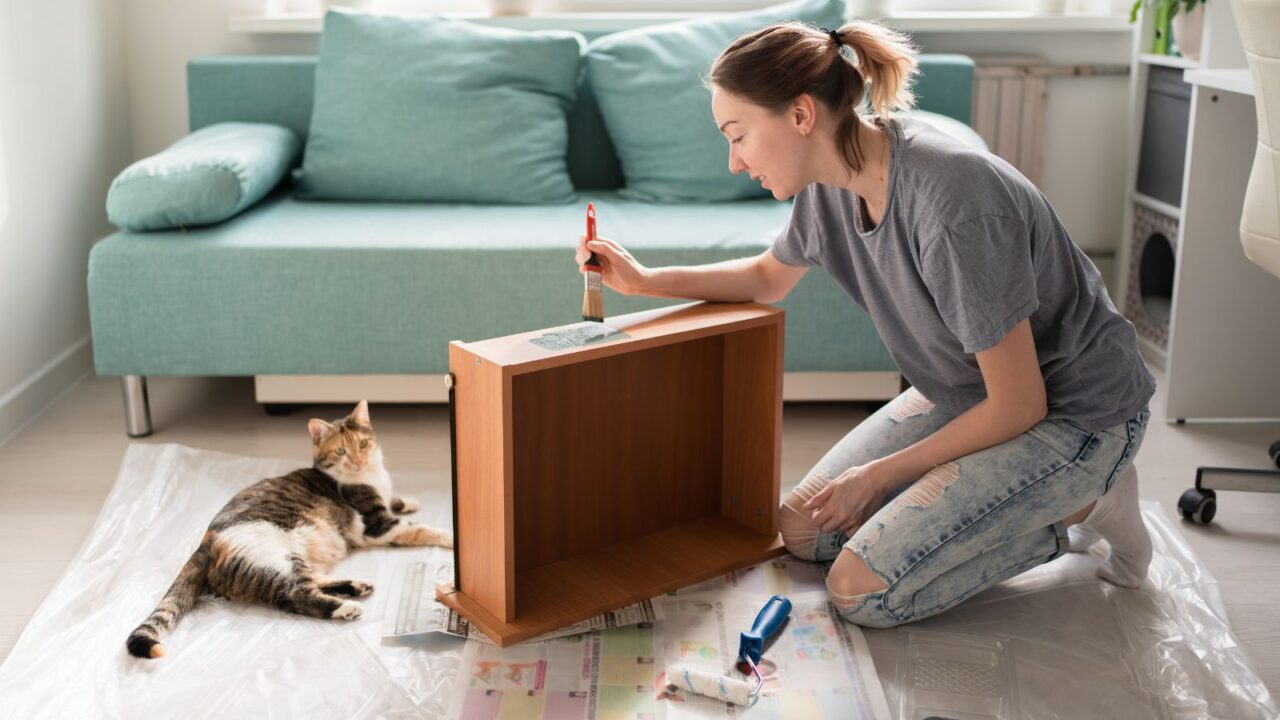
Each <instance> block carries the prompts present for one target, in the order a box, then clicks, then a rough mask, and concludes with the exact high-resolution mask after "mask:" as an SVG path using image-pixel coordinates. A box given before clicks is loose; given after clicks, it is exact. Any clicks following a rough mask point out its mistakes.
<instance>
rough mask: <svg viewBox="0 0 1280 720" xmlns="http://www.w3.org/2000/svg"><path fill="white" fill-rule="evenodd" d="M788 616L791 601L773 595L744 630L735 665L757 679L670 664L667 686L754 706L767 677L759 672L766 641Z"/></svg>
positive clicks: (740, 704)
mask: <svg viewBox="0 0 1280 720" xmlns="http://www.w3.org/2000/svg"><path fill="white" fill-rule="evenodd" d="M789 615H791V601H790V600H788V599H786V598H784V597H782V596H781V595H774V596H773V597H771V598H769V602H767V603H765V605H764V607H763V608H761V609H760V613H759V614H757V615H756V621H755V622H754V623H753V624H752V625H751V630H749V631H747V632H744V633H742V636H741V638H740V639H739V642H738V662H737V664H736V665H735V668H736V669H737V670H738V672H741V673H743V674H745V675H750V676H754V680H744V679H742V678H740V677H726V676H724V675H713V674H711V673H707V672H700V671H698V670H695V669H693V668H690V667H688V666H685V665H670V666H668V667H667V675H666V677H667V686H668V687H669V688H674V689H677V690H686V691H688V692H695V693H698V694H699V695H706V696H707V697H713V698H716V699H717V700H720V701H722V702H727V703H733V704H734V705H737V706H740V707H745V706H747V705H751V704H752V703H754V702H755V701H756V698H757V697H759V696H760V688H762V687H763V686H764V676H763V675H761V674H760V667H759V666H760V656H761V655H763V654H764V643H765V641H766V640H768V639H769V638H770V637H772V636H773V635H774V633H776V632H778V630H779V629H780V628H781V627H782V626H783V625H784V624H786V622H787V617H788V616H789Z"/></svg>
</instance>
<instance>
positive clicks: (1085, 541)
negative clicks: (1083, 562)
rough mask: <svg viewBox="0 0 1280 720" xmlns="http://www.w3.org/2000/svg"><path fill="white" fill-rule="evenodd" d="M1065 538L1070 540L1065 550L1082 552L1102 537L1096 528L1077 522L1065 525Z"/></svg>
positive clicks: (1086, 550)
mask: <svg viewBox="0 0 1280 720" xmlns="http://www.w3.org/2000/svg"><path fill="white" fill-rule="evenodd" d="M1067 539H1068V540H1069V541H1070V542H1069V543H1068V545H1067V552H1073V553H1083V552H1089V548H1091V547H1093V546H1094V544H1095V543H1097V542H1098V541H1099V540H1101V539H1102V536H1101V535H1099V534H1098V531H1097V530H1094V529H1093V528H1091V527H1089V526H1088V525H1085V524H1084V523H1083V522H1078V523H1076V524H1075V525H1070V526H1068V527H1067Z"/></svg>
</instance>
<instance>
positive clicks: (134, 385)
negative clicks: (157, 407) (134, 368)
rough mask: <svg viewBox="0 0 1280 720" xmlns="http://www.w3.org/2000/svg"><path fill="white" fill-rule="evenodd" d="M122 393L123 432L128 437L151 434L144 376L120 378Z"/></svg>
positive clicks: (149, 410) (149, 408)
mask: <svg viewBox="0 0 1280 720" xmlns="http://www.w3.org/2000/svg"><path fill="white" fill-rule="evenodd" d="M120 389H121V390H122V391H124V431H125V432H126V433H128V434H129V437H146V436H147V435H150V434H151V405H150V403H149V401H148V400H147V378H146V376H145V375H125V376H123V377H121V378H120Z"/></svg>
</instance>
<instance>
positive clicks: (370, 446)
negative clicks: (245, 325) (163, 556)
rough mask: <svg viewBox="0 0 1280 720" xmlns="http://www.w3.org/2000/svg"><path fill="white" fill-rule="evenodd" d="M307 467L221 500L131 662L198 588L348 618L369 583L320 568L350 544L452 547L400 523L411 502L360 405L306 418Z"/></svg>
mask: <svg viewBox="0 0 1280 720" xmlns="http://www.w3.org/2000/svg"><path fill="white" fill-rule="evenodd" d="M308 428H309V429H310V430H311V440H312V443H313V448H312V456H313V458H314V464H313V465H312V467H310V468H304V469H301V470H294V471H293V472H291V473H289V474H288V475H285V476H283V477H274V478H268V479H266V480H262V481H260V482H258V483H256V484H254V485H251V486H249V487H247V488H245V489H244V490H241V491H240V492H239V493H237V494H236V496H235V497H233V498H231V500H230V501H229V502H228V503H227V504H226V505H225V506H223V508H222V510H221V511H219V512H218V514H217V516H215V517H214V518H213V522H212V523H210V524H209V529H208V530H206V531H205V534H204V538H203V539H202V540H201V541H200V546H199V547H198V548H196V551H195V553H194V554H193V555H192V556H191V559H190V560H188V561H187V563H186V565H184V566H183V568H182V571H181V572H180V573H179V574H178V579H177V580H175V581H174V582H173V585H172V586H171V587H170V588H169V592H167V593H165V596H164V599H162V600H161V601H160V605H159V606H158V607H157V608H156V609H155V612H153V613H151V615H150V616H149V617H148V618H147V619H146V621H145V622H143V623H142V624H141V625H139V626H138V628H137V629H136V630H134V631H133V633H132V634H130V635H129V640H128V641H127V642H126V646H127V647H128V649H129V653H130V654H131V655H134V656H135V657H140V658H158V657H161V656H163V655H164V646H163V645H161V644H160V639H161V636H162V635H163V634H167V633H168V632H170V631H172V630H173V628H174V626H175V625H176V624H177V622H178V620H179V619H180V618H181V617H182V616H183V615H185V614H186V613H187V612H188V611H189V610H191V608H192V606H194V605H195V603H196V600H197V599H198V598H199V597H200V595H201V594H202V593H204V592H206V591H208V592H212V593H216V594H218V595H221V596H223V597H227V598H231V599H234V600H242V601H246V602H260V603H266V604H268V605H271V606H272V607H276V608H279V609H281V610H285V611H287V612H293V613H298V614H299V615H310V616H312V617H318V618H336V619H340V620H357V619H359V618H360V612H361V606H360V604H359V603H357V602H355V601H353V600H351V599H350V598H362V597H365V596H367V595H369V593H371V592H373V586H372V585H370V584H369V583H366V582H360V581H357V580H334V579H331V578H327V577H325V573H327V572H328V571H329V570H331V569H332V568H333V566H334V565H336V564H337V563H338V562H339V561H341V560H342V559H343V558H345V557H346V556H347V552H348V551H349V550H350V549H351V548H357V547H367V546H376V545H398V546H404V545H439V546H441V547H453V538H452V537H451V535H450V534H449V533H447V532H442V531H439V530H432V529H431V528H429V527H426V526H425V525H419V524H416V523H413V522H408V521H404V522H402V521H401V520H400V519H399V518H397V517H395V516H393V515H392V513H399V514H404V513H412V512H416V511H417V509H418V503H417V501H415V500H412V499H401V498H398V497H395V496H394V495H392V494H391V477H390V476H389V475H388V474H387V470H386V468H385V467H384V466H383V464H382V448H381V447H379V445H378V443H377V440H376V439H375V437H374V434H373V427H372V426H371V425H370V424H369V405H368V403H367V402H365V401H363V400H362V401H360V404H359V405H357V406H356V409H355V411H353V412H352V413H351V414H350V415H348V416H347V417H345V418H343V419H342V420H338V421H335V422H332V423H330V422H325V421H324V420H314V419H313V420H311V421H310V423H308Z"/></svg>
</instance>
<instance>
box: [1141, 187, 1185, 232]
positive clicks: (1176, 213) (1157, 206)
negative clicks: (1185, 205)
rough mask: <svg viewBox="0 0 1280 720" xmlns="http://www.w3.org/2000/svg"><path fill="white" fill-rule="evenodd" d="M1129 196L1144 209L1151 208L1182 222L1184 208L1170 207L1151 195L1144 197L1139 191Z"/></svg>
mask: <svg viewBox="0 0 1280 720" xmlns="http://www.w3.org/2000/svg"><path fill="white" fill-rule="evenodd" d="M1129 196H1130V197H1131V198H1133V201H1134V202H1136V203H1138V204H1139V205H1141V206H1143V207H1146V208H1150V209H1152V210H1155V211H1156V212H1158V213H1161V214H1163V215H1168V216H1169V217H1171V218H1174V219H1175V220H1182V208H1180V207H1177V206H1176V205H1170V204H1169V203H1167V202H1164V201H1163V200H1157V199H1155V198H1153V197H1151V196H1149V195H1143V194H1142V193H1140V192H1138V191H1137V190H1134V191H1133V192H1131V193H1129ZM1172 239H1173V238H1170V240H1172Z"/></svg>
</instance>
